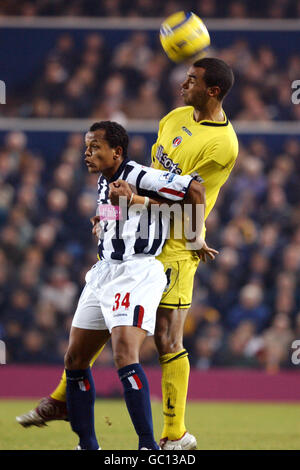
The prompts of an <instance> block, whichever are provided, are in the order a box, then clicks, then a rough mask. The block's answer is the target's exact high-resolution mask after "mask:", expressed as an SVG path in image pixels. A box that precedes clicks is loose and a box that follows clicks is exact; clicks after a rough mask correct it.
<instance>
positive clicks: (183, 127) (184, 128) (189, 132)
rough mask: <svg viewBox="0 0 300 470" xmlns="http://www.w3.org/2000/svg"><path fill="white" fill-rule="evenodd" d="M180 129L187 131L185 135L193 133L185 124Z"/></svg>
mask: <svg viewBox="0 0 300 470" xmlns="http://www.w3.org/2000/svg"><path fill="white" fill-rule="evenodd" d="M181 129H182V130H183V131H184V132H186V133H187V135H193V134H192V133H191V131H189V130H188V128H187V127H185V126H182V128H181Z"/></svg>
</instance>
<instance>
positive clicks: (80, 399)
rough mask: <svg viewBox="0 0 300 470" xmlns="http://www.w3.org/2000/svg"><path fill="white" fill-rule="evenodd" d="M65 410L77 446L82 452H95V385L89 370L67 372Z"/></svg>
mask: <svg viewBox="0 0 300 470" xmlns="http://www.w3.org/2000/svg"><path fill="white" fill-rule="evenodd" d="M66 377H67V408H68V416H69V420H70V423H71V427H72V429H73V431H74V432H75V433H76V434H78V436H79V445H80V447H81V449H84V450H97V449H98V448H99V444H98V442H97V438H96V434H95V427H94V404H95V395H96V394H95V385H94V380H93V377H92V373H91V369H90V368H88V369H82V370H80V369H79V370H68V369H66Z"/></svg>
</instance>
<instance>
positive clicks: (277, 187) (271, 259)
mask: <svg viewBox="0 0 300 470" xmlns="http://www.w3.org/2000/svg"><path fill="white" fill-rule="evenodd" d="M52 138H55V135H53V134H51V133H49V139H52ZM145 153H146V141H145V139H144V137H143V136H133V137H132V139H131V146H130V152H129V154H130V155H131V157H133V158H134V159H136V160H138V161H139V162H141V163H143V162H145ZM299 175H300V141H299V139H298V140H297V139H294V138H289V139H287V140H286V141H285V143H284V146H283V149H282V151H280V152H279V151H278V153H277V154H276V153H275V154H274V152H273V151H271V149H270V148H269V147H268V145H267V144H266V142H265V141H263V140H260V139H258V138H255V139H253V140H252V141H250V142H249V143H248V144H247V146H244V145H242V144H241V149H240V155H239V158H238V161H237V164H236V166H235V168H234V171H233V174H232V176H231V177H230V179H229V181H228V183H226V185H225V186H224V188H223V189H222V191H221V193H220V195H219V198H218V201H217V204H216V206H215V208H214V210H213V211H212V213H211V214H210V216H209V218H208V220H207V224H206V225H207V233H208V235H207V241H208V243H209V244H211V245H212V246H213V247H214V248H217V249H219V250H220V254H219V256H218V257H217V259H216V261H215V262H209V263H207V264H202V265H200V267H199V269H198V271H197V275H196V279H195V286H194V299H193V304H192V308H191V313H190V315H189V317H188V320H187V323H186V327H185V346H186V347H187V349H188V350H189V352H190V360H191V364H192V365H193V366H194V367H196V368H199V369H208V368H210V367H257V368H263V369H267V370H268V371H270V372H276V371H277V370H278V369H280V368H285V367H287V368H288V367H293V366H292V364H291V360H290V356H291V353H292V350H291V344H292V342H293V340H294V339H300V294H299V292H300V289H299V287H300V286H299V280H300V277H299V272H300V193H299V187H300V176H299ZM96 180H97V176H95V175H89V174H88V173H87V171H86V168H85V166H84V163H83V136H82V135H81V134H69V135H68V137H67V140H66V143H65V146H64V148H63V149H62V151H61V154H60V156H59V158H56V159H55V161H53V162H52V163H51V161H48V160H47V159H46V158H43V155H38V154H37V153H34V152H33V151H32V150H31V149H30V148H29V146H28V143H27V136H26V134H24V133H21V132H10V133H8V134H6V136H5V139H4V144H3V146H2V147H1V148H0V312H1V314H0V339H3V340H4V341H5V343H6V345H7V354H8V358H7V361H8V362H9V363H24V362H33V363H43V364H45V363H57V364H62V361H63V355H64V353H65V350H66V346H67V341H68V333H69V329H70V324H71V321H72V316H73V313H74V308H75V307H76V303H77V299H78V297H79V295H80V291H81V289H82V287H83V285H84V275H85V273H86V271H87V270H88V269H89V268H90V266H91V265H92V264H94V262H95V261H96V240H93V237H92V234H91V224H90V221H89V218H90V217H92V216H93V215H94V213H95V209H96V198H97V191H96ZM141 360H142V362H143V363H144V364H148V365H150V364H151V365H155V364H157V363H158V362H157V354H156V351H155V347H154V343H153V339H152V338H148V339H147V340H146V342H145V344H144V346H143V349H142V353H141ZM98 364H102V365H112V353H111V348H110V345H107V346H106V348H105V349H104V351H103V353H102V354H101V356H100V358H99V359H98Z"/></svg>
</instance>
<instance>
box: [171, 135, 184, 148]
mask: <svg viewBox="0 0 300 470" xmlns="http://www.w3.org/2000/svg"><path fill="white" fill-rule="evenodd" d="M181 142H182V137H181V136H180V135H179V136H177V137H175V139H173V142H172V145H173V147H178V145H179V144H181Z"/></svg>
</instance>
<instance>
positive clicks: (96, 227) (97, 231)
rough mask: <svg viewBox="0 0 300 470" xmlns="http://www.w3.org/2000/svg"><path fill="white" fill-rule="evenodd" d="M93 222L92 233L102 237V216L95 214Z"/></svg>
mask: <svg viewBox="0 0 300 470" xmlns="http://www.w3.org/2000/svg"><path fill="white" fill-rule="evenodd" d="M90 221H91V224H92V226H93V229H92V234H93V235H95V237H97V238H100V234H101V226H100V217H99V215H95V216H94V217H92V218H91V219H90Z"/></svg>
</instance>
